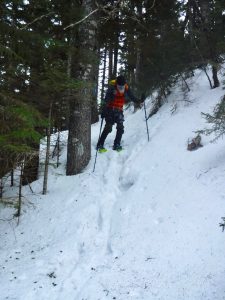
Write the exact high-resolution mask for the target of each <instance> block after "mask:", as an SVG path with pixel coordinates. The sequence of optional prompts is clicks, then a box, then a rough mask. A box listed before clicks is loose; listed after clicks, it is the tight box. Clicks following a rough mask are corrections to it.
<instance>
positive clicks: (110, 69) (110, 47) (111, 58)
mask: <svg viewBox="0 0 225 300" xmlns="http://www.w3.org/2000/svg"><path fill="white" fill-rule="evenodd" d="M108 59H109V65H108V80H110V79H112V78H113V48H112V45H111V43H110V44H109V57H108Z"/></svg>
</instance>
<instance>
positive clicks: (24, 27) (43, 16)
mask: <svg viewBox="0 0 225 300" xmlns="http://www.w3.org/2000/svg"><path fill="white" fill-rule="evenodd" d="M54 13H55V12H54V11H51V12H49V13H48V14H46V15H42V16H40V17H37V18H36V19H34V20H33V21H32V22H30V23H28V24H26V25H25V26H23V27H21V28H20V29H21V30H23V29H26V28H27V27H28V26H29V25H31V24H34V23H35V22H37V21H39V20H41V19H43V18H46V17H48V16H50V15H52V14H54Z"/></svg>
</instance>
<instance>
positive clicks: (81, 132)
mask: <svg viewBox="0 0 225 300" xmlns="http://www.w3.org/2000/svg"><path fill="white" fill-rule="evenodd" d="M80 5H81V7H82V8H83V11H84V15H88V14H89V13H90V12H91V11H93V10H94V9H95V1H94V0H84V1H82V4H80ZM96 28H97V22H96V21H95V19H94V15H92V17H90V18H88V19H86V20H85V21H84V22H82V23H80V24H79V28H78V30H77V36H76V47H77V48H76V54H77V55H76V59H74V61H73V62H72V64H71V76H72V77H73V78H75V79H76V80H78V82H79V87H78V88H77V89H76V90H74V91H72V94H71V99H70V117H69V135H68V146H67V168H66V174H67V175H75V174H78V173H80V172H81V171H82V170H83V169H84V168H85V167H86V166H87V164H88V162H89V160H90V157H91V99H92V92H93V86H94V85H93V73H94V71H95V64H96V63H97V61H96V52H97V49H96V40H95V32H96ZM73 58H74V57H73Z"/></svg>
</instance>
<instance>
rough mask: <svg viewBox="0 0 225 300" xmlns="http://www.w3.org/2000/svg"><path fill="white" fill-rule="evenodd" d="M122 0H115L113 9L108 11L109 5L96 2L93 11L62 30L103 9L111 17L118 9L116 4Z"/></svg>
mask: <svg viewBox="0 0 225 300" xmlns="http://www.w3.org/2000/svg"><path fill="white" fill-rule="evenodd" d="M121 2H122V0H117V2H116V3H115V4H114V5H113V9H112V10H111V11H108V10H107V9H108V8H109V7H110V6H109V5H105V6H102V7H101V6H99V5H98V4H97V3H96V5H97V8H96V9H94V10H93V11H91V12H90V13H89V14H88V15H86V16H85V17H84V18H83V19H81V20H79V21H77V22H76V23H73V24H70V25H68V26H66V27H64V30H66V29H68V28H71V27H74V26H76V25H78V24H80V23H82V22H84V21H85V20H87V19H88V18H90V17H91V16H92V15H93V14H95V13H96V12H98V11H103V12H105V13H106V14H107V15H109V17H112V16H113V14H114V13H115V12H116V11H117V10H118V8H117V7H118V5H119V4H120V3H121Z"/></svg>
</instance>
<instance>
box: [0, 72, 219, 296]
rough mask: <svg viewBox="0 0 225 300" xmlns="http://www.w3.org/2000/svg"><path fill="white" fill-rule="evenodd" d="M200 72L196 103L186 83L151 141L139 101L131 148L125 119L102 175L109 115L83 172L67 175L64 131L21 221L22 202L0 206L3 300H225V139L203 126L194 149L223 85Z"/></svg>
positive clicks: (130, 125) (152, 129)
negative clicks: (101, 143) (102, 139)
mask: <svg viewBox="0 0 225 300" xmlns="http://www.w3.org/2000/svg"><path fill="white" fill-rule="evenodd" d="M195 73H196V74H195V77H193V78H192V79H189V80H188V83H189V85H190V87H191V92H190V93H188V100H189V101H184V100H183V99H184V92H183V91H182V85H181V83H180V84H179V85H177V86H176V87H174V89H173V91H172V93H171V95H170V96H169V97H168V101H167V103H165V104H164V105H163V107H162V108H161V109H160V110H159V112H158V113H157V114H156V115H154V116H153V117H152V118H150V119H149V121H148V126H149V133H150V141H149V142H148V140H147V134H146V127H145V126H146V125H145V119H144V110H143V108H142V109H141V110H140V111H138V112H136V113H135V114H133V113H132V111H131V109H128V110H127V111H126V112H125V119H126V121H125V134H124V136H123V146H124V151H122V152H120V153H117V152H114V151H113V150H112V149H111V146H112V144H113V139H114V137H115V128H114V131H113V132H112V133H111V134H110V135H109V136H108V138H107V141H106V144H105V146H106V147H107V148H108V149H109V151H108V152H107V153H104V154H98V157H97V163H96V168H95V172H94V173H93V172H92V170H93V165H94V158H95V145H96V142H97V139H98V135H99V128H100V123H98V124H94V125H93V126H92V159H91V161H90V163H89V165H88V167H87V168H86V169H85V170H84V171H83V173H81V174H79V175H76V176H65V164H66V140H67V132H63V133H61V138H62V140H63V147H62V151H61V157H60V163H61V164H60V166H59V168H53V167H51V169H50V175H49V182H48V194H47V195H45V196H43V195H41V191H42V182H43V177H42V169H41V170H40V179H39V180H38V181H36V182H34V183H33V184H32V185H31V186H32V190H33V191H34V194H32V193H31V190H30V189H29V187H26V188H24V189H23V195H24V199H23V207H22V210H23V211H22V216H21V217H20V222H19V225H17V220H16V219H13V220H10V218H11V215H12V208H10V207H6V208H2V209H1V211H0V219H1V221H0V235H1V237H0V239H1V243H0V270H1V272H0V283H1V285H0V286H1V287H0V299H1V300H3V299H8V300H13V299H16V300H40V299H41V300H48V299H54V300H62V299H65V300H98V299H100V300H105V299H106V300H107V299H117V300H131V299H132V300H151V299H154V300H181V299H182V300H203V299H204V300H222V299H225V280H224V278H225V255H224V247H225V236H224V233H223V232H222V231H221V228H220V227H219V223H220V222H221V217H224V216H225V190H224V181H225V151H224V149H225V148H224V140H223V139H219V140H218V141H217V143H211V142H210V141H211V140H212V136H211V137H206V136H202V144H203V147H202V148H199V149H198V150H196V151H192V152H190V151H187V142H188V140H190V139H192V138H193V137H194V136H195V135H196V133H195V131H197V130H200V129H203V128H205V127H206V126H209V125H208V124H206V122H205V119H204V118H202V115H201V112H205V113H207V112H212V110H213V108H214V106H215V105H216V103H218V101H219V100H220V98H221V96H222V95H223V94H224V91H223V90H222V88H217V89H215V90H210V88H209V83H208V81H207V78H206V77H205V75H204V74H203V73H201V72H200V71H196V72H195ZM186 96H187V95H186ZM186 100H187V99H186ZM146 105H147V110H148V111H149V109H150V107H151V98H148V99H147V100H146ZM174 107H176V109H175V111H174V112H173V113H172V111H173V110H174ZM54 138H56V137H54V136H53V137H52V139H54ZM44 147H45V146H44V145H42V149H43V148H44ZM15 192H17V190H16V189H15V188H13V189H10V188H8V191H7V193H6V194H7V195H13V193H14V194H15ZM3 219H8V221H3Z"/></svg>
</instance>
